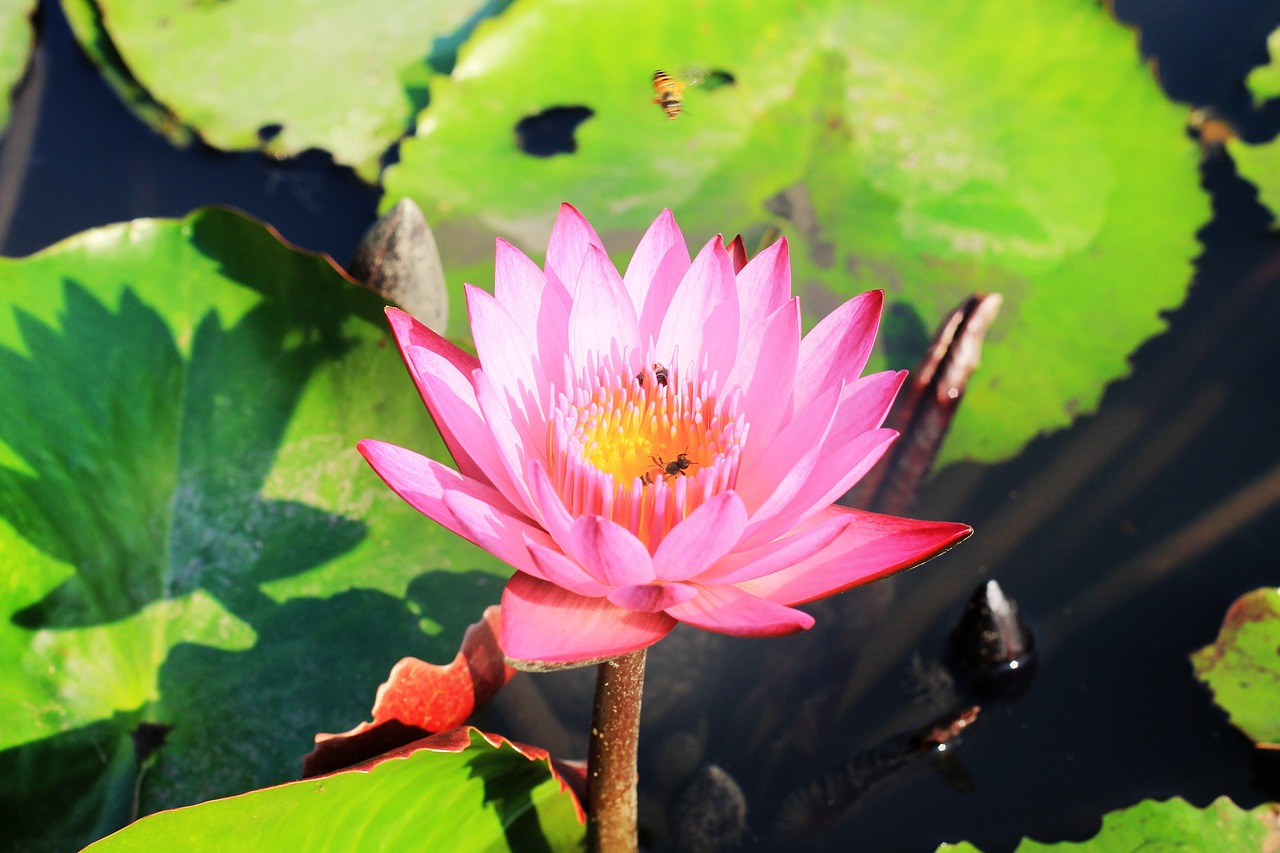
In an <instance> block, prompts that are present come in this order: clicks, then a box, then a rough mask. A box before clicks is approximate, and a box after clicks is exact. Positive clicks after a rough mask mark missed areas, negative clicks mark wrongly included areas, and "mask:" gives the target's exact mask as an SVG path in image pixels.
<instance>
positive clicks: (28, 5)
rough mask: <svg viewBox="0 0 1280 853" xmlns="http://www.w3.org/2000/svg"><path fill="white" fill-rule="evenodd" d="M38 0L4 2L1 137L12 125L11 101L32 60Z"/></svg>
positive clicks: (0, 14)
mask: <svg viewBox="0 0 1280 853" xmlns="http://www.w3.org/2000/svg"><path fill="white" fill-rule="evenodd" d="M35 11H36V3H35V0H0V134H2V133H4V128H5V125H7V124H8V123H9V99H10V96H11V95H12V94H13V89H14V87H16V86H17V85H18V81H19V80H21V79H22V75H23V74H24V73H25V72H26V70H27V63H28V62H29V61H30V59H31V46H32V44H33V43H34V42H35V30H34V28H33V27H32V26H31V16H32V15H34V14H35Z"/></svg>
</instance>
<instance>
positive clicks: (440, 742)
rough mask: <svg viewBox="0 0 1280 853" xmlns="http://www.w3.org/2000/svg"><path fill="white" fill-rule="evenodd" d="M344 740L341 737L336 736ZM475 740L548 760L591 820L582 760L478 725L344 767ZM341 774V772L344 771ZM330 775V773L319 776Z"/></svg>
mask: <svg viewBox="0 0 1280 853" xmlns="http://www.w3.org/2000/svg"><path fill="white" fill-rule="evenodd" d="M490 611H493V617H494V618H493V621H494V624H497V614H498V608H497V607H490V608H488V610H486V611H485V622H488V621H489V612H490ZM483 624H484V622H478V623H476V624H475V625H473V626H472V627H471V628H470V629H468V634H470V632H471V631H472V630H474V629H475V628H477V627H480V626H481V625H483ZM463 648H464V649H465V648H466V640H465V639H464V640H463ZM335 737H341V735H335ZM473 737H479V738H482V739H483V740H484V741H485V742H486V743H488V744H489V745H490V746H492V747H494V748H495V749H497V748H498V747H500V746H502V745H503V744H506V745H507V746H509V747H511V748H512V749H514V750H515V751H516V752H518V753H520V754H521V755H523V756H524V757H525V758H527V759H529V760H530V761H546V762H548V763H549V764H550V766H551V775H552V776H554V777H555V779H556V781H558V782H559V783H560V790H561V791H565V792H567V793H569V794H571V795H572V796H573V805H574V808H575V809H576V810H577V812H578V821H579V823H585V822H586V820H587V813H586V810H585V809H583V807H582V801H583V799H584V798H585V790H586V781H587V774H586V764H585V763H584V762H581V761H558V760H556V759H553V758H552V757H551V753H549V752H547V751H546V750H545V749H543V748H542V747H540V746H530V745H528V744H525V743H520V742H519V741H514V740H509V739H508V738H505V737H503V736H502V735H497V734H493V733H491V732H485V731H481V730H480V729H477V728H476V727H475V726H458V727H456V728H452V729H449V730H448V731H443V732H437V733H436V734H433V735H429V736H427V737H424V738H419V739H418V740H415V741H413V742H412V743H406V744H403V745H402V746H398V747H396V748H395V749H393V750H391V751H389V752H386V753H383V754H381V755H377V756H374V757H373V758H369V759H367V760H365V761H362V762H360V763H359V764H356V765H354V766H351V767H348V768H343V771H345V770H364V771H368V770H372V769H373V768H375V767H377V766H378V765H379V764H382V763H383V762H385V761H392V760H394V759H397V758H404V757H406V756H409V755H412V754H413V753H415V752H418V751H419V750H424V749H425V750H428V751H430V752H455V753H456V752H464V751H466V750H467V749H468V748H470V746H471V739H472V738H473ZM340 772H341V771H340ZM318 775H329V774H318Z"/></svg>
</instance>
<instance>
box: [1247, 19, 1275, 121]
mask: <svg viewBox="0 0 1280 853" xmlns="http://www.w3.org/2000/svg"><path fill="white" fill-rule="evenodd" d="M1267 54H1268V55H1269V56H1270V57H1271V61H1270V62H1268V63H1267V64H1266V65H1259V66H1258V67H1257V68H1255V69H1253V70H1252V71H1250V72H1249V74H1248V76H1247V77H1245V80H1244V84H1245V87H1246V88H1248V90H1249V93H1250V94H1251V95H1253V102H1254V103H1255V104H1261V103H1262V102H1263V101H1266V100H1269V99H1271V98H1275V97H1277V96H1280V28H1277V29H1274V30H1272V31H1271V35H1269V36H1267Z"/></svg>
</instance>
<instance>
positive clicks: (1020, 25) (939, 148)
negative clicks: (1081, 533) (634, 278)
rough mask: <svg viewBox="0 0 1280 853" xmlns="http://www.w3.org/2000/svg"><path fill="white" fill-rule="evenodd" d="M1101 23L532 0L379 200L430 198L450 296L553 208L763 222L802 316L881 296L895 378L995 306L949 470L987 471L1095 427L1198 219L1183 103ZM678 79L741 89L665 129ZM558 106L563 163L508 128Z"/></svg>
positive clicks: (888, 10) (1072, 11) (997, 7)
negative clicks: (496, 245) (567, 127)
mask: <svg viewBox="0 0 1280 853" xmlns="http://www.w3.org/2000/svg"><path fill="white" fill-rule="evenodd" d="M1102 5H1103V4H1098V3H1095V2H1093V0H1046V2H1042V3H1035V4H1031V5H1028V6H1025V7H1024V6H1019V7H1017V8H1016V9H1015V8H1013V7H1011V6H1009V4H1008V3H1006V2H1003V0H977V2H975V0H945V2H938V0H905V2H894V3H875V2H871V0H861V2H853V3H849V2H837V0H825V2H816V3H808V4H803V5H801V4H754V5H752V6H751V7H749V8H744V7H743V6H742V5H741V4H739V3H734V2H729V0H710V2H706V3H701V4H697V5H695V6H692V7H689V8H687V9H682V10H681V12H680V14H679V16H677V18H676V19H674V20H673V19H672V17H671V16H669V15H663V14H655V13H654V7H653V5H652V4H651V3H647V2H642V0H608V2H596V1H595V0H593V2H585V0H528V2H522V3H519V4H516V5H513V6H512V7H511V8H510V9H508V10H507V12H506V13H504V14H503V15H502V16H501V17H500V18H497V19H494V20H491V21H488V22H486V24H485V25H483V26H482V27H480V28H478V29H477V31H476V33H475V35H474V36H473V37H472V39H471V41H470V42H468V43H467V44H466V45H465V46H464V48H463V50H462V51H461V53H460V55H459V61H458V65H457V66H456V68H455V69H454V72H453V74H452V75H451V77H450V78H448V79H446V78H436V79H435V80H434V81H433V83H432V102H431V104H430V106H428V107H427V109H426V110H425V111H424V112H423V113H422V115H421V116H420V118H419V122H418V130H417V137H416V138H414V139H410V140H406V141H405V143H403V144H402V146H401V148H400V153H401V160H400V162H399V163H398V164H397V165H395V166H393V167H391V168H390V169H388V171H387V173H386V175H385V180H384V183H385V186H386V187H387V197H386V200H385V202H384V205H385V206H387V207H389V206H390V205H391V204H392V203H394V202H395V201H396V200H397V199H399V198H401V197H404V196H408V197H411V198H413V199H414V200H415V201H417V202H418V203H419V205H420V206H421V207H422V209H423V211H424V213H425V214H426V216H427V220H428V221H429V222H430V223H431V225H432V228H433V229H435V230H436V233H437V236H438V237H439V238H440V245H441V247H442V249H443V251H444V253H445V269H446V270H447V271H448V272H449V274H450V276H451V280H450V287H451V288H452V295H453V298H454V299H455V300H456V299H459V298H460V288H461V283H462V281H463V280H464V279H469V280H471V281H474V282H476V283H480V284H487V283H488V282H489V281H491V280H492V261H491V258H490V257H489V256H490V254H491V252H492V235H493V234H495V233H496V234H499V235H501V236H503V237H506V238H508V239H513V240H515V241H517V242H519V243H520V244H521V245H522V246H523V247H524V248H525V249H526V250H529V251H535V252H541V251H542V249H543V247H544V246H545V239H546V235H547V233H548V232H549V229H550V225H551V221H552V218H553V217H554V216H555V213H556V210H557V209H558V204H559V202H560V201H563V200H568V201H571V202H573V203H574V204H575V205H576V206H578V207H579V208H580V209H581V210H582V211H583V213H584V214H585V215H587V217H588V218H590V220H591V221H592V223H593V224H594V225H595V226H596V227H597V229H599V230H600V231H601V234H602V237H603V238H604V239H605V243H606V246H607V247H610V248H611V249H613V250H615V251H630V249H631V248H632V247H633V246H634V245H635V240H636V237H637V235H638V233H639V231H640V230H641V229H643V227H644V226H645V225H646V224H647V223H648V222H649V221H650V220H651V219H652V218H653V216H654V214H655V213H656V212H657V211H658V210H660V209H661V208H663V207H671V208H672V209H673V210H674V211H675V213H676V215H677V218H678V219H679V221H680V225H681V227H682V228H683V230H684V232H685V233H686V234H687V235H689V236H690V237H691V238H692V239H693V240H694V242H695V243H697V242H701V241H702V240H705V239H707V238H708V237H710V236H711V235H712V234H715V233H716V232H718V231H723V232H724V233H726V234H734V233H742V234H744V235H746V236H747V238H748V239H747V242H748V245H749V246H750V247H751V248H752V249H754V248H755V247H756V245H757V243H758V242H759V240H760V238H761V236H762V235H764V234H765V233H766V232H767V229H768V228H770V227H771V226H779V227H781V228H782V229H783V231H784V232H785V233H786V234H787V236H788V237H789V238H790V239H791V241H792V244H793V253H792V259H793V263H794V267H795V270H794V274H795V276H796V279H797V281H798V290H799V291H801V292H802V293H803V296H804V304H805V307H806V310H807V311H808V312H809V317H808V320H809V322H811V323H812V322H814V321H815V320H816V319H817V317H819V316H821V315H822V314H824V313H826V312H827V311H828V310H830V309H831V308H832V307H833V306H834V305H835V304H837V303H838V302H840V301H843V300H844V299H846V298H848V297H849V296H851V295H853V294H855V293H857V292H860V291H863V290H867V289H871V288H877V287H882V288H885V289H886V291H887V292H888V295H889V306H888V315H887V322H886V324H885V329H884V334H882V336H881V353H880V357H879V366H883V365H884V364H886V363H890V364H892V365H893V366H898V367H907V366H910V365H911V364H913V363H914V362H915V361H916V359H917V358H919V356H920V354H921V353H922V352H923V349H924V347H925V345H926V343H927V330H928V329H931V328H933V327H934V325H935V324H936V323H937V322H938V321H939V320H940V318H941V317H942V316H943V315H944V314H945V313H946V312H947V311H948V310H950V309H951V308H952V307H953V306H954V305H956V304H958V303H959V302H960V301H961V300H963V299H964V298H965V297H967V296H968V295H969V294H970V293H973V292H997V293H1001V294H1003V296H1004V310H1003V312H1002V314H1001V317H1000V318H999V320H998V321H997V322H996V324H995V325H994V326H993V328H992V331H991V334H990V336H989V337H988V339H987V344H986V346H985V348H984V353H983V365H982V368H981V370H980V371H979V372H978V373H977V374H976V375H975V377H974V381H973V382H972V383H971V384H970V386H969V391H968V393H967V397H966V400H965V404H964V406H963V407H962V409H961V411H960V414H959V415H958V416H957V418H956V421H955V423H954V424H953V427H952V436H951V438H950V439H949V441H948V444H947V445H946V446H945V447H944V449H943V455H944V458H948V459H954V458H958V457H961V456H973V457H977V458H980V459H998V458H1002V457H1004V456H1007V455H1009V454H1011V453H1013V452H1014V451H1016V450H1017V449H1018V448H1019V447H1020V446H1021V445H1022V444H1023V443H1024V442H1025V441H1026V440H1027V439H1028V438H1030V437H1031V436H1033V435H1035V434H1036V433H1038V432H1040V431H1042V430H1046V429H1050V428H1054V427H1058V426H1061V425H1064V424H1067V423H1069V422H1070V421H1071V419H1072V418H1073V417H1074V416H1075V415H1077V414H1079V413H1081V412H1085V411H1089V410H1090V409H1092V408H1093V407H1094V406H1095V405H1096V404H1097V401H1098V399H1099V397H1100V395H1101V392H1102V388H1103V386H1104V384H1105V383H1106V382H1108V381H1109V380H1111V379H1114V378H1116V377H1118V376H1121V375H1123V374H1124V373H1125V372H1126V371H1127V370H1128V365H1127V361H1126V357H1127V355H1128V353H1129V352H1131V351H1132V350H1133V349H1134V348H1135V347H1136V346H1137V345H1138V344H1139V343H1140V342H1141V341H1143V340H1144V339H1146V338H1147V337H1149V336H1150V335H1152V334H1155V333H1157V332H1159V331H1161V330H1162V329H1163V328H1164V325H1165V324H1164V321H1163V320H1162V319H1161V318H1160V312H1161V311H1164V310H1167V309H1169V308H1171V307H1172V306H1174V305H1177V304H1178V303H1179V302H1180V301H1181V299H1182V297H1183V295H1184V293H1185V289H1186V286H1187V283H1188V281H1189V280H1190V277H1191V273H1192V268H1191V264H1190V261H1191V259H1192V258H1193V257H1194V256H1195V255H1196V254H1197V253H1198V251H1199V248H1198V244H1197V242H1196V238H1195V232H1196V230H1197V229H1198V228H1199V227H1200V226H1201V225H1203V224H1204V223H1205V222H1206V221H1207V219H1208V217H1209V213H1210V211H1209V204H1208V200H1207V198H1206V197H1205V196H1204V194H1203V193H1202V192H1201V190H1200V188H1199V178H1198V173H1197V152H1196V150H1195V148H1194V146H1193V145H1192V143H1191V142H1190V140H1188V139H1187V138H1186V134H1185V130H1184V125H1185V120H1186V111H1185V109H1182V108H1179V107H1177V106H1175V105H1173V104H1171V103H1169V102H1168V101H1167V100H1166V99H1165V98H1164V97H1163V95H1162V94H1161V92H1160V90H1159V88H1158V86H1157V85H1156V83H1155V81H1154V80H1153V78H1152V76H1151V74H1150V72H1149V70H1148V69H1147V68H1145V67H1143V66H1142V64H1141V63H1140V61H1139V59H1138V56H1137V51H1136V45H1135V38H1134V35H1133V33H1132V32H1130V31H1128V30H1126V29H1124V28H1123V27H1121V26H1119V25H1118V24H1117V23H1116V22H1115V21H1114V20H1113V19H1112V18H1110V17H1109V15H1108V13H1107V12H1106V11H1105V9H1103V8H1102ZM688 66H692V67H702V68H705V69H708V70H709V71H711V72H719V73H720V74H721V75H727V76H722V77H721V79H722V80H725V81H727V80H728V79H730V78H731V79H732V82H726V84H724V85H718V86H716V87H714V88H712V87H710V86H706V85H689V86H686V87H685V89H684V92H683V98H684V110H683V112H682V113H681V114H680V115H679V117H678V118H677V119H675V120H670V119H668V118H667V117H666V115H665V114H664V112H663V110H662V109H661V108H660V106H658V105H656V104H654V103H653V97H654V95H653V90H652V88H651V78H652V75H653V72H654V69H655V68H660V69H666V70H667V71H668V72H669V73H672V74H676V73H679V69H681V68H684V67H688ZM552 109H558V110H561V111H564V110H569V109H580V110H585V111H587V112H579V113H575V114H574V115H575V116H582V115H586V118H585V119H584V120H582V123H581V124H579V125H577V126H576V129H575V130H573V142H574V144H575V146H576V150H575V153H572V154H554V155H552V156H536V155H535V153H526V152H525V151H523V150H522V149H521V139H520V138H519V137H518V135H517V132H516V128H517V126H519V125H520V123H521V122H522V120H524V119H526V118H529V117H531V116H542V115H544V114H546V113H548V112H549V111H550V110H552ZM588 113H589V115H588ZM575 120H576V119H575ZM618 260H622V261H625V257H621V258H618ZM461 314H462V312H456V315H455V316H457V315H461ZM456 322H457V323H458V325H456V326H455V328H456V329H458V330H460V329H461V325H460V324H461V318H460V317H459V319H458V320H457V321H456Z"/></svg>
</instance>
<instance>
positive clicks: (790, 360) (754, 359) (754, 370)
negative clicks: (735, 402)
mask: <svg viewBox="0 0 1280 853" xmlns="http://www.w3.org/2000/svg"><path fill="white" fill-rule="evenodd" d="M761 322H762V325H763V329H764V331H763V332H761V331H759V329H760V328H761V326H755V327H753V329H754V332H753V334H751V335H748V336H745V337H744V338H743V339H741V340H740V341H739V345H738V358H737V360H736V361H735V362H734V364H733V370H731V371H729V376H728V378H727V379H726V380H725V382H724V384H723V385H722V386H721V388H723V389H724V390H725V391H732V390H733V389H734V387H736V386H739V385H740V386H742V387H743V388H744V389H745V391H744V394H743V397H742V401H741V403H740V408H739V411H740V412H741V413H742V414H743V416H744V417H745V418H746V421H747V423H748V424H750V425H751V444H750V445H749V446H748V450H747V454H748V457H749V456H750V453H751V451H750V448H752V447H768V446H769V445H770V444H771V443H772V441H773V437H774V435H776V434H777V431H778V424H779V422H780V421H781V420H782V417H783V416H784V415H785V414H786V413H787V409H788V407H787V405H786V404H785V402H780V401H785V400H786V399H787V398H788V397H789V396H790V394H791V387H792V386H793V385H794V384H795V380H796V363H797V361H798V360H799V356H800V300H799V299H792V300H790V301H789V302H785V303H783V305H782V307H780V308H778V310H776V311H774V312H773V314H772V315H771V316H769V317H768V318H767V319H765V320H763V321H761Z"/></svg>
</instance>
